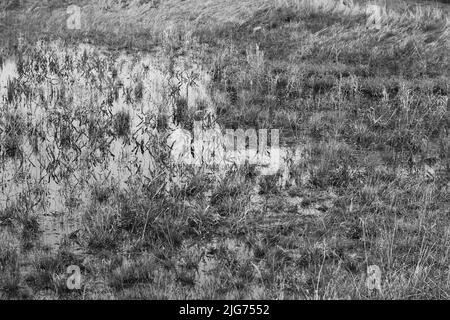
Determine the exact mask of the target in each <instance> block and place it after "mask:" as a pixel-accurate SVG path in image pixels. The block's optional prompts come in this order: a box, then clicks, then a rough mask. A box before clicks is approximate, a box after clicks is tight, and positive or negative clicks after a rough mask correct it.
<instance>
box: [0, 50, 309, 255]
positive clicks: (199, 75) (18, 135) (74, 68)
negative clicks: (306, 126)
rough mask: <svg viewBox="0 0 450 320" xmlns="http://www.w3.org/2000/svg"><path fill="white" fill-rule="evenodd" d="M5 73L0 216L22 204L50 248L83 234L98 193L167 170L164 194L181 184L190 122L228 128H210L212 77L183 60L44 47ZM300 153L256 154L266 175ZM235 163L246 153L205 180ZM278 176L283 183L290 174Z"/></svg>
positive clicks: (12, 62)
mask: <svg viewBox="0 0 450 320" xmlns="http://www.w3.org/2000/svg"><path fill="white" fill-rule="evenodd" d="M0 74H1V75H0V96H1V99H2V106H1V109H2V110H1V113H2V117H1V119H0V121H1V122H0V129H1V130H2V135H1V137H2V141H0V146H1V150H0V155H1V163H0V173H1V175H0V176H1V179H0V189H1V190H2V192H1V193H0V210H6V209H8V208H16V209H19V210H20V208H22V207H26V208H27V210H22V211H23V212H32V214H33V215H34V216H35V217H36V219H37V222H38V225H39V229H40V231H42V241H43V243H44V244H46V245H48V246H49V247H51V248H53V249H57V248H58V246H59V243H60V241H61V239H62V238H63V236H67V235H70V234H72V233H74V232H77V231H78V230H79V228H80V225H81V222H82V221H81V220H82V217H83V215H82V213H83V212H86V211H88V209H89V207H90V205H91V202H92V197H94V196H96V197H99V196H100V197H101V196H102V195H99V193H101V192H108V191H107V189H106V191H105V190H104V186H110V185H114V186H116V187H117V188H119V189H121V190H126V189H127V184H128V182H129V181H133V182H135V181H136V179H137V180H142V181H150V180H151V179H153V178H155V176H157V175H158V174H161V172H162V171H164V172H165V174H166V175H165V177H166V180H165V188H166V189H169V188H170V186H172V185H173V184H182V183H183V172H184V169H183V165H184V163H183V159H182V156H183V154H182V153H181V156H180V151H179V150H177V148H181V149H183V150H185V151H184V152H187V153H191V143H192V141H191V139H192V136H191V135H189V132H191V131H192V129H193V128H192V123H196V124H197V125H200V126H203V127H204V128H205V129H210V130H216V132H217V131H218V132H219V133H220V132H221V131H223V130H224V128H221V127H220V126H218V125H217V124H215V122H214V119H215V109H214V103H213V101H212V96H213V93H212V92H211V90H210V87H209V82H210V79H209V75H208V74H207V73H206V72H204V71H203V70H201V68H199V67H198V66H197V65H195V63H194V62H193V61H187V60H186V59H183V58H178V59H176V60H175V59H173V60H171V61H167V60H164V57H159V58H156V57H155V56H151V55H149V54H134V55H132V54H127V53H116V54H113V53H110V52H107V51H106V50H102V49H100V48H95V47H93V46H89V45H79V46H77V47H64V46H62V44H61V43H58V42H53V43H49V44H48V43H38V44H37V45H36V46H34V47H30V48H28V49H27V50H24V52H23V54H21V55H20V56H15V57H8V58H7V59H6V60H5V61H3V65H2V68H1V73H0ZM272 139H273V138H272ZM277 139H278V137H277ZM213 143H216V144H219V145H222V144H223V143H224V141H223V140H217V141H215V142H213ZM272 143H274V142H272ZM205 146H206V144H204V143H203V144H202V143H201V142H200V145H197V146H195V145H194V146H193V148H194V149H195V148H197V149H198V148H200V149H201V148H205ZM275 147H276V148H275ZM212 148H215V147H214V146H213V147H212ZM216 148H217V146H216ZM197 151H198V150H192V153H195V152H197ZM255 152H256V150H255ZM270 152H271V154H270V155H269V153H270ZM302 152H303V150H301V149H299V148H298V149H297V150H294V149H292V150H290V149H289V150H288V149H287V148H281V149H279V148H278V141H277V145H276V146H275V145H272V148H271V150H270V151H269V149H267V150H262V151H261V150H260V152H259V154H262V153H265V156H264V157H265V161H261V163H262V162H264V163H265V164H266V165H265V167H261V171H260V172H261V174H263V175H264V174H268V173H271V174H274V173H277V172H278V170H277V169H278V168H280V167H286V168H287V167H288V166H286V164H285V163H284V162H283V161H285V159H288V158H289V161H290V162H291V163H292V162H295V161H300V160H301V157H303V156H304V154H302ZM167 155H170V156H171V157H169V158H168V159H165V158H164V157H167ZM275 155H276V156H277V157H275ZM239 157H244V158H245V154H244V153H242V152H241V153H239V152H236V153H234V154H233V157H231V158H232V160H231V161H230V162H229V165H228V166H221V167H220V168H217V167H214V168H212V167H211V168H209V174H211V175H213V176H220V175H221V174H223V173H224V172H225V171H226V169H227V168H229V167H230V165H233V164H236V163H237V162H239V161H241V163H242V161H244V162H245V159H239ZM233 159H234V160H233ZM260 159H262V157H261V158H260ZM280 165H281V166H280ZM197 166H200V167H202V166H203V164H202V163H197ZM269 169H270V170H269ZM274 169H275V170H274ZM205 170H208V169H207V168H206V166H205ZM264 170H266V172H265V171H264ZM267 170H269V171H270V172H269V171H267ZM280 179H281V180H280V183H282V184H283V183H286V180H287V179H288V174H287V172H286V170H285V173H284V175H283V176H282V177H281V178H280ZM283 179H284V180H283ZM105 196H106V195H105Z"/></svg>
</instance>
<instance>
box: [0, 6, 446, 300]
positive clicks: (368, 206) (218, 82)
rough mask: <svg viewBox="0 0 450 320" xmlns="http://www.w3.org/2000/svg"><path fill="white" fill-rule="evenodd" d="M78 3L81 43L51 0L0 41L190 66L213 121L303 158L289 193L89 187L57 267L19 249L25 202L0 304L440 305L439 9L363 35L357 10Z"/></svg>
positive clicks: (3, 254) (268, 185)
mask: <svg viewBox="0 0 450 320" xmlns="http://www.w3.org/2000/svg"><path fill="white" fill-rule="evenodd" d="M71 3H74V2H73V1H72V2H71ZM77 3H78V2H77ZM408 3H409V2H408ZM79 5H80V6H82V10H83V11H82V12H85V14H83V19H85V23H84V25H83V28H82V30H80V31H76V32H72V31H69V30H67V29H66V28H65V20H66V18H67V14H66V13H65V10H66V6H65V5H62V2H57V1H53V2H49V4H48V6H40V5H38V3H37V2H36V3H34V4H32V3H31V2H28V3H26V4H24V5H23V6H20V5H17V6H11V7H9V9H8V10H9V12H11V13H12V14H11V15H9V16H8V18H3V20H2V22H1V23H2V24H5V21H6V23H7V24H8V26H9V28H6V29H2V30H3V31H2V37H3V38H2V39H4V42H8V43H10V44H11V46H10V48H11V47H14V45H15V44H16V39H17V37H15V34H16V32H17V31H18V30H20V31H21V32H22V34H23V36H24V37H25V40H24V41H25V42H29V43H33V41H34V40H36V39H37V38H40V37H44V38H45V39H53V38H62V39H64V40H65V41H67V42H68V43H70V42H77V41H88V42H91V43H94V44H99V45H105V46H108V47H111V48H116V49H117V48H123V49H128V50H153V51H155V52H156V51H158V52H164V53H165V54H167V55H168V56H173V57H176V56H190V57H195V59H197V60H198V61H200V62H201V63H202V65H203V66H204V67H205V68H206V69H207V70H209V74H210V75H211V77H212V79H213V82H212V87H213V89H214V92H215V95H214V96H213V97H212V98H213V101H214V103H215V107H216V109H217V114H218V122H219V123H220V124H222V125H223V126H225V127H227V128H237V127H239V128H280V129H282V134H281V141H282V144H283V145H300V146H301V147H302V150H303V152H304V157H303V160H302V161H301V162H299V163H296V164H292V165H290V166H291V167H290V170H289V172H290V173H289V175H290V176H289V179H288V183H287V184H286V185H280V184H279V183H278V180H279V176H268V177H265V178H263V179H259V180H257V179H255V177H254V172H253V170H252V168H251V167H249V166H244V167H242V168H238V169H235V170H230V171H229V172H227V173H226V174H225V175H224V176H221V177H220V178H218V179H216V180H214V181H211V178H210V177H209V176H207V175H204V174H202V173H201V172H187V173H186V174H185V175H186V179H187V180H188V182H189V183H187V184H186V185H185V186H184V187H183V188H174V189H173V190H170V191H169V192H168V193H162V192H161V184H162V181H161V180H158V179H155V180H154V181H151V182H149V183H147V184H144V185H143V184H141V183H135V184H133V185H132V192H123V190H121V189H120V188H118V187H117V186H115V185H111V186H109V185H108V186H96V188H93V189H92V193H93V197H94V199H95V201H94V204H93V205H92V207H91V208H89V210H88V211H86V212H85V218H84V221H83V228H82V229H81V230H80V232H79V233H78V234H75V235H73V237H72V238H70V239H69V238H68V239H67V243H68V244H70V243H71V242H77V243H78V244H79V245H80V246H81V247H83V248H84V249H85V250H86V251H88V252H89V254H88V255H84V256H79V255H77V254H76V253H74V252H71V251H70V249H68V248H70V246H69V245H67V246H66V247H65V246H62V247H61V248H60V250H59V252H58V253H56V254H55V253H51V252H49V251H48V250H46V249H45V248H31V249H29V250H28V249H27V246H25V245H24V244H27V243H28V244H29V243H30V242H31V243H33V237H32V235H33V234H35V233H36V223H35V222H34V220H33V218H32V215H28V214H27V212H28V211H27V210H28V209H27V208H28V206H27V205H26V203H27V202H26V200H27V199H26V197H25V199H24V201H23V202H22V203H21V205H20V206H19V205H18V206H14V207H11V208H9V209H8V210H4V211H3V212H0V226H2V229H1V230H2V233H1V237H2V238H1V240H0V241H1V243H2V246H1V248H0V270H1V279H0V292H1V294H2V297H4V298H48V297H51V298H62V299H64V298H80V299H81V298H85V299H90V298H102V299H109V298H111V299H114V298H116V299H117V298H119V299H120V298H141V299H142V298H146V299H155V298H157V299H166V298H169V299H172V298H180V299H184V298H236V299H237V298H250V299H253V298H265V299H277V298H278V299H291V298H301V299H347V298H356V299H370V298H385V299H392V298H397V299H415V298H437V299H447V298H448V296H449V294H450V281H449V269H448V265H449V262H450V261H449V251H448V245H449V241H450V232H449V230H450V222H449V214H450V211H449V208H450V184H449V183H450V139H449V138H450V136H449V135H450V131H449V129H450V103H449V98H448V97H449V90H450V79H449V74H450V57H449V55H448V52H449V41H450V37H449V35H450V34H449V32H450V25H449V23H448V18H447V13H446V11H445V10H444V9H436V8H435V7H433V5H432V6H431V7H430V9H422V10H420V11H418V10H416V9H414V8H410V9H409V10H403V9H402V8H404V7H399V9H396V10H393V11H390V12H389V13H388V15H387V16H386V17H384V19H383V23H382V26H381V29H380V30H375V29H370V28H367V27H366V16H365V14H364V10H363V7H362V5H363V4H361V7H360V6H358V5H355V6H353V7H350V8H348V9H345V10H337V9H335V8H332V9H329V10H326V9H324V8H319V7H316V6H311V5H308V4H303V3H302V2H299V1H279V2H278V3H275V4H274V2H273V1H254V0H248V1H213V0H210V1H202V2H200V1H174V0H173V1H160V2H159V1H134V2H132V3H131V4H128V2H126V1H122V2H120V3H119V1H117V2H109V6H108V5H106V6H104V5H101V4H100V2H99V3H95V2H94V4H91V3H90V2H89V3H88V2H81V1H80V2H79ZM407 5H408V6H409V5H410V4H405V6H407ZM50 9H51V10H50ZM5 19H6V20H5ZM113 27H114V28H113ZM116 27H117V28H116ZM13 30H14V31H13ZM5 47H6V46H5ZM192 120H193V117H191V116H189V115H186V114H184V115H183V116H182V117H181V119H180V121H182V122H186V125H187V126H189V125H190V124H191V123H190V122H192ZM4 122H5V123H8V125H9V127H8V128H9V130H8V132H15V133H17V135H20V134H23V132H24V131H26V130H18V128H22V126H25V124H21V122H20V121H17V119H16V120H11V119H10V118H8V121H4ZM11 124H13V125H11ZM110 125H111V124H105V128H104V129H105V130H101V129H98V131H102V132H103V131H104V132H108V130H107V128H106V126H110ZM119 127H120V125H119ZM108 128H109V127H108ZM119 129H120V128H119ZM119 129H117V130H116V131H114V130H112V131H113V132H118V131H120V132H122V131H123V130H119ZM5 132H6V130H5ZM124 134H125V135H126V132H125V133H124ZM0 135H1V134H0ZM5 136H6V135H4V134H3V136H1V137H2V138H4V137H5ZM4 141H6V140H2V142H4ZM8 141H10V140H8ZM8 143H9V142H8ZM1 150H2V152H4V153H8V156H11V155H12V156H14V154H11V152H12V151H11V148H3V149H1ZM4 150H7V151H4ZM280 175H281V173H280ZM255 185H257V186H258V187H257V188H254V187H255ZM18 235H19V236H18ZM3 244H5V245H3ZM25 257H26V261H23V260H25ZM71 264H76V265H80V266H81V267H82V273H83V287H82V290H80V291H70V290H68V289H67V288H66V286H65V277H64V273H65V268H67V266H68V265H71ZM373 264H375V265H378V266H379V267H380V269H381V271H382V291H381V292H377V291H369V290H368V289H367V287H366V282H365V281H366V270H367V267H368V266H369V265H373ZM19 269H21V270H22V271H20V270H19ZM23 269H26V272H25V274H26V276H23V274H24V272H23Z"/></svg>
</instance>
